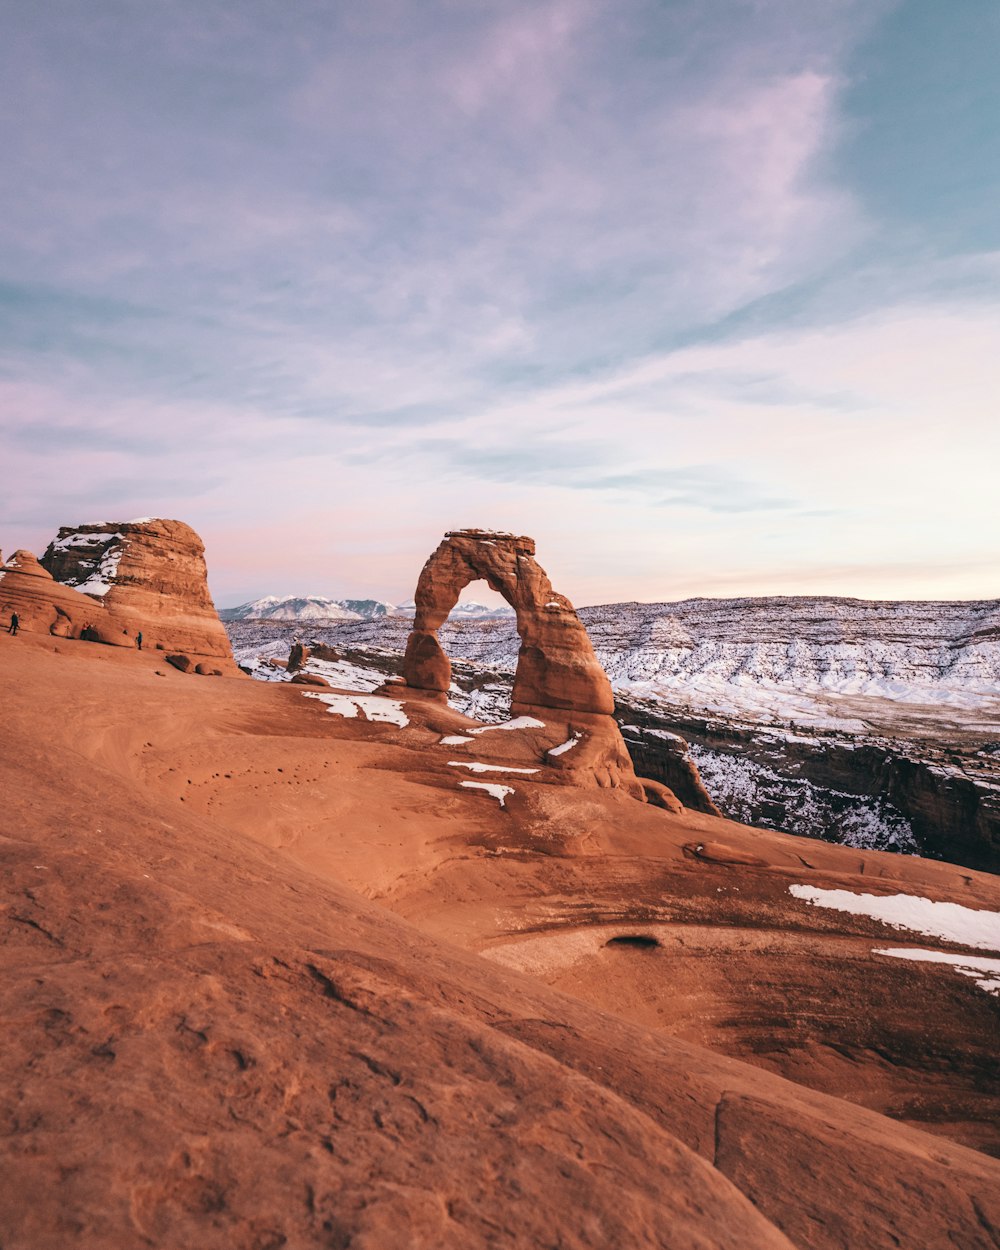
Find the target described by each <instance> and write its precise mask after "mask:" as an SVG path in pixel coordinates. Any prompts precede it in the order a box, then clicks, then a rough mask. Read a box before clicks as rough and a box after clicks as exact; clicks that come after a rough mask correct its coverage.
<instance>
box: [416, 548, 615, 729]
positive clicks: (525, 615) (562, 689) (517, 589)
mask: <svg viewBox="0 0 1000 1250" xmlns="http://www.w3.org/2000/svg"><path fill="white" fill-rule="evenodd" d="M480 580H483V581H485V582H486V583H487V584H488V585H489V586H490V587H491V589H493V590H495V591H497V592H498V593H499V594H501V595H503V597H504V598H505V599H506V600H507V602H508V603H509V604H510V605H511V607H512V608H513V609H514V611H515V612H516V613H517V632H518V634H519V635H520V638H521V649H520V651H519V653H518V658H517V671H516V673H515V676H514V690H513V695H512V698H511V711H512V712H513V713H514V714H515V715H517V714H518V713H520V712H525V711H529V710H530V709H532V708H557V709H561V710H565V711H569V712H581V713H597V714H599V715H610V714H611V713H612V712H613V711H614V706H615V704H614V696H613V695H612V693H611V683H610V682H609V681H608V678H607V675H606V674H605V672H604V670H603V669H602V668H601V666H600V664H599V663H598V661H597V656H596V655H595V654H594V648H593V647H592V646H591V643H590V638H589V637H588V636H587V631H586V630H585V629H584V627H583V624H582V622H581V621H580V618H579V617H578V616H577V614H576V612H575V610H574V608H573V605H572V604H571V603H570V601H569V600H568V599H567V598H566V596H565V595H560V594H557V593H556V592H555V591H554V590H553V589H552V583H551V582H550V581H549V579H548V577H547V576H546V575H545V571H544V569H542V568H541V567H540V566H539V565H538V563H537V562H536V561H535V542H534V539H532V538H526V537H524V536H523V535H515V534H500V533H494V532H491V531H489V530H475V529H470V530H451V531H449V532H448V533H447V534H446V535H445V537H444V540H443V541H442V542H441V544H440V545H439V546H438V548H437V550H436V551H435V552H434V553H433V554H432V555H431V557H430V559H429V560H428V561H427V563H426V564H425V565H424V567H423V569H422V570H421V573H420V578H419V580H418V582H417V590H416V595H415V596H414V599H415V602H416V615H415V617H414V621H413V630H412V632H411V633H410V636H409V639H408V640H407V644H406V656H405V658H404V661H403V677H404V679H405V680H406V683H407V685H408V686H411V687H414V688H416V689H418V690H426V691H433V692H436V693H438V694H440V695H441V696H442V697H444V696H445V695H446V692H447V690H448V687H449V685H450V682H451V663H450V661H449V659H448V657H447V655H445V653H444V650H443V648H442V646H441V643H440V642H439V641H438V637H437V630H438V629H439V628H440V626H441V625H443V624H444V622H445V621H446V620H447V618H448V614H449V612H451V610H452V608H453V607H454V606H455V604H456V603H457V602H458V596H459V594H460V593H461V592H462V590H463V589H464V588H465V587H466V586H468V585H469V583H470V582H475V581H480Z"/></svg>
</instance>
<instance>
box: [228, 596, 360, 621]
mask: <svg viewBox="0 0 1000 1250" xmlns="http://www.w3.org/2000/svg"><path fill="white" fill-rule="evenodd" d="M219 617H220V619H221V620H223V621H360V620H362V619H363V617H362V614H361V613H360V612H355V611H353V610H352V609H351V608H349V607H347V606H346V605H345V604H344V603H341V602H340V601H339V600H338V599H324V598H322V597H321V596H320V595H300V596H288V597H286V598H283V599H282V598H279V597H278V596H277V595H265V596H264V598H263V599H254V600H253V601H252V602H251V603H241V604H240V605H239V607H236V608H223V609H222V610H221V611H220V612H219Z"/></svg>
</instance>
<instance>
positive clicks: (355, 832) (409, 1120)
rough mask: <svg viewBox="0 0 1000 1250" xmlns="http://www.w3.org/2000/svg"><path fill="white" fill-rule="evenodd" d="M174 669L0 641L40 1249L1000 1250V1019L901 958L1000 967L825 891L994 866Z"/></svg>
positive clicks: (3, 1219)
mask: <svg viewBox="0 0 1000 1250" xmlns="http://www.w3.org/2000/svg"><path fill="white" fill-rule="evenodd" d="M161 658H162V657H158V656H157V655H155V654H149V653H146V652H143V653H138V652H134V651H132V652H129V651H120V650H112V649H110V648H100V647H92V646H87V645H86V644H84V643H80V642H77V641H74V640H64V639H53V638H50V637H48V636H43V635H39V634H28V635H26V636H22V637H19V638H8V637H7V636H6V635H0V700H2V706H3V707H4V716H3V718H0V736H2V737H0V748H2V749H0V793H2V795H3V802H2V807H0V814H2V826H0V860H2V863H3V873H2V878H0V879H2V881H3V890H4V900H3V901H4V906H3V909H2V910H0V932H2V934H3V941H4V944H5V949H4V968H5V976H4V978H3V980H2V982H0V1001H2V1007H3V1014H4V1017H5V1018H6V1019H7V1020H10V1021H12V1022H13V1027H12V1028H9V1029H8V1030H7V1031H6V1042H5V1046H4V1047H3V1049H2V1050H0V1123H2V1124H3V1136H2V1137H0V1151H2V1155H3V1157H2V1159H0V1169H2V1175H3V1176H4V1185H3V1186H0V1244H2V1245H3V1246H4V1250H50V1248H51V1250H55V1248H56V1247H58V1248H59V1250H63V1247H65V1246H67V1245H73V1246H79V1247H86V1248H90V1247H93V1248H94V1250H97V1248H98V1247H100V1248H101V1250H103V1248H104V1247H108V1246H114V1247H115V1248H116V1250H118V1248H119V1247H120V1248H122V1250H131V1247H140V1246H149V1245H155V1246H157V1247H163V1248H165V1250H172V1248H173V1247H177V1248H178V1250H179V1248H180V1247H185V1248H187V1247H190V1246H194V1245H197V1246H199V1247H204V1248H206V1250H214V1248H215V1247H218V1248H219V1250H222V1248H223V1247H225V1250H230V1248H231V1247H247V1248H250V1247H256V1248H261V1247H279V1246H295V1247H312V1246H316V1247H330V1246H336V1247H352V1248H357V1247H362V1248H367V1250H374V1248H378V1250H381V1248H382V1247H393V1246H396V1245H399V1246H418V1245H426V1246H434V1247H438V1246H441V1247H454V1248H455V1250H467V1248H469V1247H479V1246H482V1247H487V1246H501V1245H502V1246H504V1247H507V1246H512V1247H524V1248H525V1250H527V1248H528V1247H531V1248H532V1250H534V1248H535V1247H537V1246H542V1245H552V1246H555V1245H561V1246H563V1247H566V1248H568V1250H569V1248H573V1250H575V1248H576V1247H594V1248H595V1250H596V1248H597V1247H600V1248H601V1250H603V1248H604V1247H607V1246H611V1245H620V1246H629V1247H633V1246H634V1247H647V1246H648V1247H667V1246H669V1247H677V1248H678V1250H685V1248H687V1247H690V1248H691V1250H694V1248H695V1247H697V1248H698V1250H709V1248H713V1250H714V1248H725V1247H733V1250H737V1248H740V1250H749V1248H752V1247H774V1248H778V1247H782V1248H783V1250H787V1247H788V1246H795V1247H798V1248H799V1250H833V1248H835V1247H836V1248H838V1250H845V1248H850V1250H868V1248H869V1247H872V1248H874V1247H880V1248H881V1247H890V1246H899V1245H904V1246H919V1247H921V1248H922V1250H938V1248H941V1250H944V1248H945V1247H950V1248H952V1250H954V1247H962V1250H987V1248H994V1250H995V1246H996V1244H997V1236H998V1231H1000V1164H998V1163H997V1161H996V1160H994V1159H991V1158H990V1157H988V1156H987V1155H986V1154H983V1153H980V1152H978V1151H976V1150H971V1149H969V1148H968V1147H967V1146H966V1145H963V1144H960V1143H968V1144H970V1145H978V1146H982V1147H984V1148H988V1149H990V1150H997V1149H998V1148H1000V1140H998V1136H997V1130H996V1124H997V1115H996V1112H997V1109H998V1106H1000V1104H998V1101H997V1087H996V1081H997V1073H996V1065H995V1056H996V1024H997V999H996V997H995V996H993V995H992V994H991V993H989V992H988V991H987V990H985V989H983V988H981V987H980V985H979V984H978V983H977V981H976V980H975V979H974V978H973V977H971V976H968V975H964V974H962V973H961V972H960V971H959V970H957V969H956V967H953V966H951V965H950V964H947V963H940V962H936V963H935V962H921V961H919V960H918V959H904V958H896V957H890V956H886V955H883V954H879V953H878V952H879V951H881V950H883V949H885V948H889V947H893V948H899V949H902V950H904V951H906V952H908V953H909V954H910V955H911V956H912V955H918V954H919V952H920V949H921V948H924V947H935V948H937V949H938V951H939V952H943V953H946V954H948V953H952V954H953V956H954V958H955V959H956V961H957V962H960V961H961V960H963V959H965V960H970V959H973V958H974V957H976V956H990V955H992V956H993V957H994V958H996V957H997V956H998V955H1000V952H996V951H991V950H990V949H988V948H981V947H980V948H976V949H974V950H970V949H969V948H968V946H964V947H963V945H962V944H961V942H957V941H955V940H953V939H948V938H933V937H930V936H927V935H926V934H925V933H917V932H914V931H912V930H906V929H903V930H900V929H891V928H887V926H886V925H885V924H884V923H881V922H879V921H878V920H876V919H872V918H871V916H870V915H863V914H860V913H857V912H843V911H838V910H834V909H831V908H829V907H823V906H820V905H818V904H816V903H814V902H810V901H809V900H808V899H807V898H805V897H804V896H801V892H802V887H803V883H805V884H806V885H807V886H809V887H812V888H813V889H815V890H820V891H821V890H834V889H838V890H842V891H846V892H848V894H849V895H851V896H852V897H854V896H860V895H861V894H863V893H865V892H867V893H869V894H874V895H877V896H892V895H897V894H905V895H908V896H911V897H924V898H928V899H931V900H934V901H937V902H947V903H951V904H954V905H957V906H958V907H959V908H964V909H966V911H969V912H974V913H976V915H977V916H979V917H982V916H984V915H986V914H988V913H989V912H996V911H997V910H998V908H1000V892H998V888H997V883H996V881H995V879H993V878H990V877H987V876H985V875H983V874H977V873H974V872H967V871H962V870H957V869H954V868H952V867H951V866H949V865H946V864H938V863H932V862H929V861H924V860H919V859H915V858H903V857H898V856H891V855H881V854H876V853H866V852H858V851H854V850H849V849H845V848H841V847H835V846H830V845H826V844H822V843H813V842H809V841H806V840H803V839H796V838H791V837H787V836H784V835H780V834H776V833H768V832H762V831H758V830H752V829H747V828H745V827H743V826H740V825H735V824H732V823H730V822H726V821H722V820H720V819H718V818H714V817H712V816H709V815H705V814H699V813H691V812H688V811H681V812H670V811H667V810H664V809H662V808H656V807H653V806H652V805H650V804H643V803H640V802H637V801H636V800H634V799H632V798H630V797H629V796H628V795H627V794H626V793H624V792H623V791H622V790H610V789H608V790H602V789H597V788H595V787H592V786H591V787H589V788H582V787H578V786H576V785H574V784H572V779H571V775H569V774H567V773H566V772H565V771H562V770H559V769H557V768H554V767H552V762H553V757H552V756H551V755H550V752H551V751H553V750H557V749H559V748H566V749H565V751H564V754H569V755H572V752H573V750H575V749H577V746H578V745H579V744H577V746H569V747H567V745H566V739H564V738H563V735H564V734H565V732H566V721H565V720H562V721H560V720H552V722H551V723H548V722H546V723H543V724H542V725H541V726H539V725H538V724H537V723H531V724H523V723H521V724H518V723H516V722H514V723H510V724H508V725H507V726H505V727H489V726H482V725H479V724H477V723H476V722H475V721H472V720H470V719H469V718H467V717H463V716H461V715H460V714H458V713H456V712H454V711H452V710H451V709H449V708H447V707H445V706H441V705H440V704H437V703H435V702H433V701H429V700H427V699H423V698H419V697H412V698H411V697H410V695H408V693H407V691H406V689H405V688H404V687H399V688H398V690H397V691H396V697H395V698H388V697H379V696H376V695H371V694H367V695H360V694H355V693H352V692H349V691H336V690H332V689H330V690H309V689H307V688H306V689H304V688H301V687H298V686H292V685H290V684H274V685H268V684H265V683H254V682H248V681H236V680H227V679H224V680H218V681H214V682H197V681H192V680H191V679H190V678H189V677H186V676H185V675H183V674H181V673H179V672H176V671H174V670H173V669H171V668H169V667H167V666H165V665H163V664H162V663H161ZM410 693H411V694H412V693H413V692H410ZM539 719H541V718H539ZM554 758H555V760H558V759H559V758H561V757H560V756H556V757H554ZM532 770H533V771H532ZM55 776H58V779H59V781H58V785H57V786H56V785H53V784H52V781H53V777H55ZM463 783H472V784H471V785H470V784H463ZM500 790H502V791H503V792H504V793H502V794H498V791H500ZM791 887H795V890H797V891H798V892H799V893H798V894H796V893H793V891H792V888H791ZM956 914H958V913H956ZM961 914H963V915H964V914H965V912H962V913H961ZM983 924H984V925H986V924H987V921H985V920H984V921H983ZM983 931H984V932H986V931H987V930H986V929H985V928H984V929H983ZM966 940H968V939H966ZM981 979H982V976H981ZM788 1076H791V1077H794V1078H795V1080H794V1081H792V1080H788V1079H784V1078H785V1077H788ZM880 1111H886V1112H889V1113H891V1115H892V1116H893V1117H894V1118H893V1119H888V1118H886V1117H885V1116H884V1115H881V1114H877V1112H880ZM918 1125H923V1126H924V1127H926V1128H929V1129H931V1130H933V1134H934V1135H931V1134H929V1133H927V1132H924V1131H921V1129H920V1128H919V1127H916V1126H918Z"/></svg>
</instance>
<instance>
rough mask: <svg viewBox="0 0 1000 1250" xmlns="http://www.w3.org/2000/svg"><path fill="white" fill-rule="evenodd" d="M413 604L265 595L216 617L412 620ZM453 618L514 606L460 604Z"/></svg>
mask: <svg viewBox="0 0 1000 1250" xmlns="http://www.w3.org/2000/svg"><path fill="white" fill-rule="evenodd" d="M415 610H416V605H415V603H414V602H413V600H412V599H410V600H408V601H407V602H406V603H400V604H392V603H383V602H382V600H380V599H326V598H323V597H322V596H321V595H300V596H290V595H289V596H285V597H284V598H280V597H279V596H277V595H266V596H265V597H264V598H263V599H254V600H253V601H252V602H251V603H241V604H240V605H239V606H238V607H235V608H223V609H222V610H221V611H220V612H219V617H220V619H221V620H223V621H308V622H310V623H312V624H319V623H321V622H323V623H326V622H334V621H375V620H381V619H386V618H393V617H402V618H404V619H405V618H409V619H412V617H413V613H414V611H415ZM451 615H452V617H453V618H454V619H455V620H459V621H478V620H502V619H506V618H510V619H511V620H513V618H514V609H513V608H510V607H508V606H507V605H506V604H503V605H502V606H501V607H498V608H490V607H487V606H486V605H485V604H482V603H459V604H456V606H455V607H454V609H453V610H452V613H451Z"/></svg>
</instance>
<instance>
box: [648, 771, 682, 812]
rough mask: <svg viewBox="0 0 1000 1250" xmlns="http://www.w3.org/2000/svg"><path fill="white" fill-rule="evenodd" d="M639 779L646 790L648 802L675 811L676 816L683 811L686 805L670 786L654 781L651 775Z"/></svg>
mask: <svg viewBox="0 0 1000 1250" xmlns="http://www.w3.org/2000/svg"><path fill="white" fill-rule="evenodd" d="M639 780H640V784H641V785H642V788H643V791H644V792H645V795H646V802H647V803H650V804H652V806H653V807H662V808H663V809H664V810H665V811H668V812H673V814H674V815H675V816H679V815H680V814H681V812H683V810H684V805H683V804H682V803H681V801H680V799H679V798H678V797H677V795H676V794H674V792H673V790H671V789H670V787H669V786H665V785H664V784H663V783H662V782H660V781H653V779H652V778H651V777H641V778H640V779H639Z"/></svg>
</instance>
